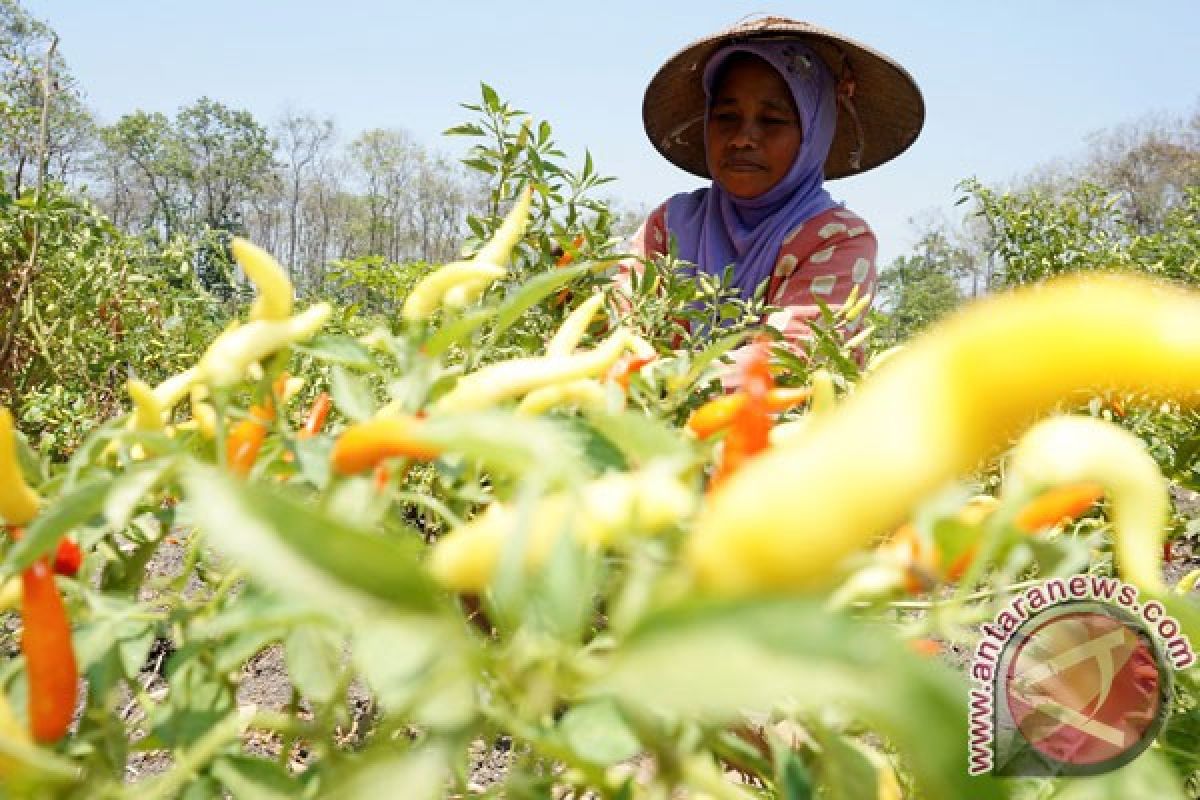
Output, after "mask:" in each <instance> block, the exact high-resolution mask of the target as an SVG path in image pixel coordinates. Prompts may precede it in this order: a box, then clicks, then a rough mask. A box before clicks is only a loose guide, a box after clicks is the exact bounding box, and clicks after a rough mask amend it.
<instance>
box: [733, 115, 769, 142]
mask: <svg viewBox="0 0 1200 800" xmlns="http://www.w3.org/2000/svg"><path fill="white" fill-rule="evenodd" d="M761 133H762V131H761V129H760V128H759V126H758V124H757V123H755V122H754V121H753V120H746V121H745V122H743V123H742V124H741V125H738V127H737V130H735V131H734V132H733V136H732V137H730V139H729V144H730V145H731V146H733V147H754V146H755V145H757V144H758V140H759V135H760V134H761Z"/></svg>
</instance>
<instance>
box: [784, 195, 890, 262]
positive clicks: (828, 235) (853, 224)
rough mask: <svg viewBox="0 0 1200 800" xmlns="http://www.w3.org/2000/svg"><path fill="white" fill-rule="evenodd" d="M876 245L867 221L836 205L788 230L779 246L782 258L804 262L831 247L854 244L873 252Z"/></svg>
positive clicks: (873, 234)
mask: <svg viewBox="0 0 1200 800" xmlns="http://www.w3.org/2000/svg"><path fill="white" fill-rule="evenodd" d="M874 243H875V233H874V231H872V230H871V226H870V225H868V224H867V221H866V220H865V219H863V218H862V217H861V216H859V215H858V214H857V213H856V212H854V211H851V210H850V209H848V208H843V207H841V206H834V207H833V208H828V209H826V210H824V211H822V212H821V213H820V214H817V215H816V216H815V217H810V218H809V219H807V220H805V221H804V222H801V223H799V224H797V225H796V226H795V227H793V228H792V229H791V230H790V231H788V233H787V235H785V236H784V237H783V243H782V244H781V246H780V257H783V256H785V255H791V256H795V257H796V258H797V259H798V260H800V261H803V260H805V259H806V258H807V257H808V256H810V255H813V254H815V253H818V252H820V251H824V250H826V249H829V248H833V247H838V248H841V247H843V246H846V245H852V246H856V247H858V246H860V247H861V248H863V249H873V248H874Z"/></svg>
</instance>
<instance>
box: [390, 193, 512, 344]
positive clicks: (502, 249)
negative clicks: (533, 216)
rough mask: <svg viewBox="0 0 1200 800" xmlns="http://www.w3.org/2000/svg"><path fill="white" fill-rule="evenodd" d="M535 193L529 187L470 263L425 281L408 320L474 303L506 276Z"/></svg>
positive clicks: (411, 298)
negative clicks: (443, 307)
mask: <svg viewBox="0 0 1200 800" xmlns="http://www.w3.org/2000/svg"><path fill="white" fill-rule="evenodd" d="M532 200H533V189H532V188H530V187H526V188H525V190H524V191H522V192H521V195H520V196H519V197H518V198H517V202H516V203H515V204H514V205H513V207H512V209H511V210H510V211H509V212H508V214H507V215H506V216H505V218H504V221H503V222H502V223H501V224H500V227H499V228H497V229H496V233H495V234H493V236H492V238H491V240H490V241H488V243H487V244H486V245H484V246H483V247H482V248H481V249H480V250H479V252H478V253H476V254H475V255H474V256H473V257H471V258H470V259H468V260H466V261H455V262H452V263H450V264H446V265H445V266H442V267H439V268H437V269H436V270H434V271H433V272H431V273H429V274H428V275H426V276H425V277H424V278H422V279H421V280H420V281H419V282H418V283H417V285H416V286H414V287H413V289H412V291H411V292H409V293H408V297H406V298H405V300H404V307H403V308H402V309H401V310H400V314H401V316H402V317H404V319H406V320H409V321H416V320H422V319H428V318H429V317H430V316H432V314H433V312H435V311H437V310H438V308H439V307H440V306H442V305H443V304H449V305H451V306H455V307H461V306H465V305H467V304H468V303H471V302H473V301H474V300H475V299H477V298H478V297H479V295H480V294H481V293H482V292H483V291H484V290H485V289H486V288H487V287H488V286H490V285H491V284H492V282H493V281H496V280H497V279H499V278H502V277H504V275H505V273H506V271H507V270H506V269H505V265H506V264H507V263H508V260H509V257H510V256H511V255H512V249H513V247H515V246H516V244H517V242H518V241H519V240H520V238H521V234H522V233H524V231H525V226H526V225H527V224H528V222H529V208H530V204H531V202H532Z"/></svg>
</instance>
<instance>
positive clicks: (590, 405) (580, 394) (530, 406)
mask: <svg viewBox="0 0 1200 800" xmlns="http://www.w3.org/2000/svg"><path fill="white" fill-rule="evenodd" d="M623 396H624V395H622V397H623ZM562 406H575V407H577V408H580V409H583V410H597V411H602V410H605V409H607V408H608V393H607V392H606V391H605V389H604V384H602V383H600V381H598V380H596V379H595V378H580V379H579V380H577V381H568V382H566V383H556V384H554V385H552V386H543V387H542V388H540V389H534V390H533V391H532V392H530V393H529V394H527V395H525V397H524V398H523V399H522V400H521V402H520V403H517V408H516V413H518V414H526V415H536V414H541V413H543V412H545V411H549V410H550V409H552V408H561V407H562Z"/></svg>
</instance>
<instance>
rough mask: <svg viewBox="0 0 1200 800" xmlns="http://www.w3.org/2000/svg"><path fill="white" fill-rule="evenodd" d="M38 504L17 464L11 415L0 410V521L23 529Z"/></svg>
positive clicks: (33, 515) (3, 408) (36, 495)
mask: <svg viewBox="0 0 1200 800" xmlns="http://www.w3.org/2000/svg"><path fill="white" fill-rule="evenodd" d="M41 502H42V498H41V496H40V495H39V494H38V493H37V492H35V491H34V490H33V489H31V488H29V484H28V483H26V482H25V475H24V474H23V473H22V472H21V465H20V463H19V462H18V461H17V442H16V433H15V431H14V428H13V418H12V412H10V411H9V410H8V409H7V408H5V407H4V406H0V517H2V518H3V519H4V522H5V523H7V524H9V525H26V524H28V523H29V522H30V521H31V520H32V519H33V518H34V517H36V516H37V512H38V507H39V506H40V505H41Z"/></svg>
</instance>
